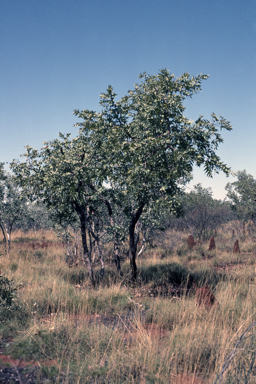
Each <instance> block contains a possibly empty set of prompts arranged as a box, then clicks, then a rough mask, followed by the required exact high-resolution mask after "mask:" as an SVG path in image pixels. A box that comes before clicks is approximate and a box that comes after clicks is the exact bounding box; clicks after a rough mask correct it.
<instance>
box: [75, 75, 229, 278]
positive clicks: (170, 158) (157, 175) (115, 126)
mask: <svg viewBox="0 0 256 384" xmlns="http://www.w3.org/2000/svg"><path fill="white" fill-rule="evenodd" d="M140 77H141V78H142V81H141V83H140V84H135V88H134V90H132V91H129V92H128V94H127V95H126V96H124V97H123V98H121V99H120V101H115V98H116V94H115V93H114V91H113V88H112V87H109V88H108V89H107V92H106V93H103V94H102V95H101V101H100V105H101V106H102V108H103V109H102V111H101V112H100V113H96V112H94V111H89V110H84V111H78V110H77V111H75V112H74V113H75V114H76V115H77V116H78V117H80V118H82V119H83V122H82V123H80V124H79V126H80V134H81V136H82V135H84V137H85V138H86V139H88V138H90V142H91V143H93V144H92V145H93V147H94V148H95V149H96V153H97V155H96V157H97V161H98V164H99V167H100V169H101V175H102V176H103V179H104V180H106V181H107V182H108V184H109V188H111V189H112V190H113V191H114V192H116V191H118V194H119V196H122V197H121V204H122V209H123V211H124V212H125V214H126V215H127V217H128V218H129V230H128V232H129V246H130V264H131V270H132V279H133V280H135V279H136V275H137V266H136V252H137V243H136V236H135V229H136V225H137V223H138V221H139V219H140V217H141V215H142V213H143V212H145V211H146V210H147V209H148V208H149V206H151V205H152V204H153V203H154V202H155V203H157V202H158V201H159V200H161V199H162V200H164V201H165V202H166V203H168V204H169V207H170V209H173V210H174V211H175V210H176V199H177V196H179V194H180V193H181V188H180V186H181V182H186V180H188V178H189V177H190V175H191V172H192V170H193V165H197V166H201V165H203V166H204V170H205V172H206V174H207V175H208V176H212V173H213V171H216V172H218V171H223V172H225V173H226V174H228V173H229V171H230V169H229V168H228V167H227V166H226V165H225V164H223V163H222V162H221V160H220V158H219V156H217V154H216V150H217V148H218V146H219V144H220V143H221V142H222V141H223V140H222V138H221V135H220V133H219V129H218V128H220V129H227V130H231V129H232V128H231V125H230V123H229V122H228V121H226V120H225V119H224V118H223V117H217V116H216V115H215V114H214V113H213V114H212V120H211V121H208V120H207V119H204V118H203V117H202V116H199V118H198V119H197V120H196V121H195V122H194V121H191V120H189V119H188V118H186V117H185V116H184V115H183V112H184V110H185V107H184V105H183V101H184V99H185V98H186V97H192V95H193V94H194V93H197V92H199V91H200V90H201V81H202V80H204V79H206V78H207V77H208V76H206V75H198V76H196V77H193V76H192V77H190V75H189V74H188V73H184V74H183V75H182V76H181V77H179V78H177V79H176V78H175V77H174V75H171V74H170V73H169V71H167V70H166V69H165V70H161V71H160V72H159V74H158V75H156V76H155V75H154V76H149V75H147V74H145V73H144V74H142V75H141V76H140ZM218 126H219V127H218Z"/></svg>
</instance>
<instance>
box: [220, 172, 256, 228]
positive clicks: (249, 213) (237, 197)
mask: <svg viewBox="0 0 256 384" xmlns="http://www.w3.org/2000/svg"><path fill="white" fill-rule="evenodd" d="M236 176H237V181H235V182H233V183H228V184H227V185H226V191H227V197H228V199H229V200H230V202H231V204H232V208H233V210H234V211H235V212H236V214H237V216H238V218H239V219H240V220H243V221H249V220H252V221H253V222H254V223H256V180H255V179H254V178H253V176H252V175H250V174H247V173H246V170H243V171H238V172H237V174H236Z"/></svg>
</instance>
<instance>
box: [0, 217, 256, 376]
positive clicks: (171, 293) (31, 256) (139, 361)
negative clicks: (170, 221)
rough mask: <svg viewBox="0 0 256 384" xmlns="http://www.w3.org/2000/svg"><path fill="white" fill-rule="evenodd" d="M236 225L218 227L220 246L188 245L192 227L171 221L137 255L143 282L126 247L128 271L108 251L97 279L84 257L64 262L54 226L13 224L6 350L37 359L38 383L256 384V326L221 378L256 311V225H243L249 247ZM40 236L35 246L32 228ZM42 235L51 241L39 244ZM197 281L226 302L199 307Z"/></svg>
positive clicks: (0, 329)
mask: <svg viewBox="0 0 256 384" xmlns="http://www.w3.org/2000/svg"><path fill="white" fill-rule="evenodd" d="M232 225H233V227H234V228H237V226H238V223H237V222H229V223H228V224H225V225H223V226H222V228H221V229H220V230H219V231H218V233H217V234H216V236H215V242H216V249H215V250H212V251H208V247H209V244H208V242H204V243H201V244H200V245H196V246H195V247H194V248H193V249H192V250H189V248H188V247H187V243H186V241H187V237H188V233H186V232H184V231H183V232H177V231H175V230H170V229H169V230H167V231H166V232H165V233H164V235H163V236H162V238H161V239H160V241H159V242H157V243H155V244H154V246H152V247H149V248H148V249H147V250H146V251H145V252H144V253H143V254H142V255H141V256H140V257H139V258H138V278H137V281H136V283H135V282H132V281H131V280H130V275H129V271H130V267H129V258H128V257H127V256H126V254H125V252H123V254H122V255H121V259H122V270H123V276H120V275H119V274H118V272H117V271H116V269H115V268H114V263H113V261H114V260H111V259H109V261H106V267H105V275H104V278H103V279H102V280H101V279H100V278H98V279H97V274H99V273H100V264H99V263H98V259H97V258H96V259H95V262H94V265H93V267H94V270H95V280H96V281H97V283H96V286H95V287H93V285H92V283H91V280H90V278H89V275H88V272H87V270H86V268H85V266H84V265H82V264H81V265H78V266H73V267H71V266H70V265H69V264H68V263H67V262H66V261H65V249H64V248H63V247H60V246H59V239H58V238H57V236H56V235H55V234H54V233H53V232H51V231H46V232H44V233H42V232H41V231H37V233H36V234H35V233H34V232H31V233H26V234H25V235H24V234H23V233H21V232H20V231H17V232H14V234H13V244H12V247H11V249H10V252H9V255H6V254H4V252H3V254H2V256H1V259H0V270H1V274H2V275H3V276H4V277H3V278H2V280H1V281H0V283H1V287H3V286H4V283H3V282H4V280H3V279H6V280H5V283H6V282H7V281H9V286H8V287H7V288H6V292H7V291H8V292H9V293H8V295H7V296H8V297H9V298H10V300H9V301H8V302H6V303H5V304H4V301H3V300H2V301H1V305H2V306H4V305H5V309H6V310H5V311H1V323H0V334H1V346H2V350H3V352H4V354H5V355H7V356H8V357H9V359H10V361H13V360H12V359H19V361H26V362H27V363H28V364H29V365H28V366H27V367H26V369H27V370H28V371H29V369H32V367H35V366H36V367H37V370H36V375H37V380H38V382H39V383H41V382H47V383H49V382H53V383H58V382H60V383H182V382H191V383H192V382H194V383H213V382H214V380H217V381H216V383H217V382H223V383H235V382H237V383H238V382H241V381H239V380H241V379H243V380H245V377H246V375H247V377H248V381H247V382H248V383H253V377H255V368H254V364H253V363H254V360H253V354H254V353H255V349H253V346H254V344H255V339H254V337H255V332H254V326H253V325H252V328H251V329H250V330H249V331H248V332H247V333H246V337H245V338H244V339H243V338H242V339H241V340H240V344H239V343H238V346H237V348H236V349H235V351H236V353H235V357H234V358H232V359H231V361H230V365H229V366H228V367H227V369H226V370H225V372H224V373H223V378H222V381H218V375H219V374H220V373H221V369H222V367H223V364H224V363H225V362H226V363H227V358H228V355H229V354H230V353H231V352H232V350H233V349H234V348H235V346H236V343H237V342H238V340H239V337H241V336H242V334H243V332H244V331H245V330H246V329H247V328H248V327H249V326H250V325H251V324H253V321H254V320H255V306H256V284H255V268H256V260H255V258H256V233H255V232H253V231H250V235H248V234H247V233H246V235H245V238H244V234H243V229H242V226H241V231H240V237H239V236H238V237H239V240H240V254H233V253H232V247H233V243H234V238H233V237H232V234H233V232H232V230H233V227H232ZM35 236H36V239H37V244H38V248H37V249H32V248H31V247H30V246H29V241H27V243H25V242H24V237H26V238H27V239H29V237H31V238H33V241H34V239H35ZM42 238H44V239H43V241H44V243H46V244H47V243H48V244H49V246H48V247H44V248H42V247H41V248H40V247H39V244H42ZM125 245H126V246H128V245H127V244H125ZM105 248H106V249H104V252H105V253H107V246H106V247H105ZM195 284H197V286H204V285H208V286H209V287H210V289H211V290H212V292H213V293H214V295H215V297H216V298H217V300H218V302H219V304H220V307H219V308H215V307H213V308H212V309H211V310H206V309H205V308H202V307H197V306H196V302H195ZM7 285H8V284H7ZM5 286H6V285H5ZM3 292H4V291H3V290H1V292H0V293H1V295H2V297H3V295H4V293H3ZM3 356H4V355H3ZM239 375H240V376H239ZM185 380H188V381H185ZM189 380H190V381H189ZM193 380H194V381H193ZM236 380H237V381H236Z"/></svg>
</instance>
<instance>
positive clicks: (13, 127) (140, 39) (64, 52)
mask: <svg viewBox="0 0 256 384" xmlns="http://www.w3.org/2000/svg"><path fill="white" fill-rule="evenodd" d="M0 47H1V48H0V67H1V77H0V89H1V96H0V161H1V162H10V161H12V159H14V158H15V159H17V158H19V155H20V154H22V153H24V152H25V151H24V146H25V145H27V144H29V145H31V146H33V147H34V148H36V149H39V148H41V147H42V145H43V142H44V141H47V140H52V139H55V138H57V137H58V133H59V132H62V133H67V132H71V133H72V135H73V136H75V135H76V133H77V130H76V128H73V125H74V124H75V123H76V122H77V119H76V117H74V116H73V110H74V109H93V110H97V111H100V107H99V104H98V103H99V95H100V94H101V93H102V92H104V91H105V90H106V88H107V87H108V85H112V86H113V87H114V91H115V92H116V93H117V94H118V97H122V96H123V95H124V94H126V93H127V91H128V90H129V89H132V88H133V85H134V83H136V82H138V81H139V80H138V75H139V74H140V73H142V72H147V73H148V74H157V73H158V71H159V70H160V69H162V68H167V69H169V70H170V72H171V73H173V74H174V75H175V76H180V75H181V74H182V73H184V72H189V73H190V74H191V75H197V74H199V73H204V74H209V75H210V77H209V79H208V80H206V81H204V82H203V83H202V92H201V93H200V94H197V95H195V96H194V97H193V99H191V100H189V101H188V102H186V107H187V109H186V111H185V115H186V116H187V117H188V118H190V119H196V118H197V117H198V116H199V115H200V114H201V115H203V116H204V117H206V118H209V119H210V114H211V113H212V112H215V113H216V114H217V115H222V116H223V117H224V118H226V119H227V120H229V121H230V122H231V124H232V126H233V131H231V132H223V138H224V143H223V144H221V146H220V150H219V152H218V153H219V155H220V156H221V158H222V160H223V161H224V162H225V163H227V164H228V165H229V166H231V167H232V169H233V170H234V171H237V170H243V169H246V170H247V172H248V173H250V174H252V175H253V176H254V177H255V178H256V0H42V1H39V0H0ZM229 181H230V182H232V181H235V178H233V177H229V178H226V177H225V176H224V175H216V176H214V177H213V179H208V178H207V177H206V176H204V174H203V170H201V169H195V172H194V180H193V182H192V183H191V185H190V187H192V185H193V184H196V183H198V182H201V183H202V184H203V186H204V187H209V186H211V187H212V189H213V192H214V196H215V197H216V198H224V196H225V190H224V187H225V185H226V183H227V182H229Z"/></svg>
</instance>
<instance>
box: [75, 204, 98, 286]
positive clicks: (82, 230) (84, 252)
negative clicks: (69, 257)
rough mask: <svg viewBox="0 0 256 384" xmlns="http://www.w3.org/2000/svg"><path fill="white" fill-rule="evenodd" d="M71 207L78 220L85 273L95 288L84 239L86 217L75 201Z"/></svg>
mask: <svg viewBox="0 0 256 384" xmlns="http://www.w3.org/2000/svg"><path fill="white" fill-rule="evenodd" d="M73 205H74V207H75V210H76V212H77V214H78V216H79V219H80V229H81V237H82V245H83V258H84V261H85V263H86V265H87V271H88V273H89V277H90V279H91V283H92V285H93V286H94V287H95V280H94V275H93V270H92V264H91V257H90V252H89V250H88V246H87V238H86V215H85V212H84V209H83V207H81V206H80V204H78V203H77V202H76V201H73Z"/></svg>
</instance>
